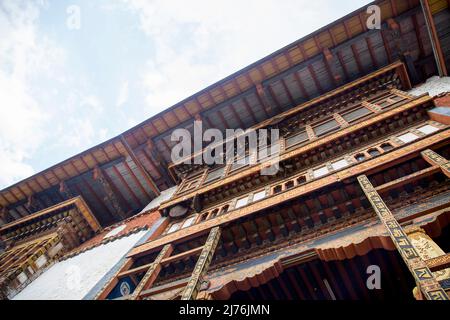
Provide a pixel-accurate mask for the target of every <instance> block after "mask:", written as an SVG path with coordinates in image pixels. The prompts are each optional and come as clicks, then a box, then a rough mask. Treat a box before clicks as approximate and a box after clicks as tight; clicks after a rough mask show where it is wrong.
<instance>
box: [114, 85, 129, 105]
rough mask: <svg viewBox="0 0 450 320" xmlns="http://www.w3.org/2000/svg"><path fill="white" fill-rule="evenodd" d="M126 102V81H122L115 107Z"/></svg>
mask: <svg viewBox="0 0 450 320" xmlns="http://www.w3.org/2000/svg"><path fill="white" fill-rule="evenodd" d="M127 100H128V81H124V82H123V83H122V85H121V86H120V89H119V94H118V96H117V102H116V106H117V107H121V106H122V105H124V104H125V102H127Z"/></svg>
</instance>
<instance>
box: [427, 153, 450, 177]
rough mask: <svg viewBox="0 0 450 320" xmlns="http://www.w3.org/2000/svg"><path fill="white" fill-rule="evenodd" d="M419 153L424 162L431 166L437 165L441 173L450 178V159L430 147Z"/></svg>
mask: <svg viewBox="0 0 450 320" xmlns="http://www.w3.org/2000/svg"><path fill="white" fill-rule="evenodd" d="M420 154H421V155H422V157H423V159H424V160H425V161H426V162H428V163H429V164H431V165H432V166H439V168H441V170H442V173H444V174H445V175H446V176H447V177H449V178H450V161H448V160H447V159H445V158H444V157H442V156H440V155H439V154H437V153H436V152H434V151H433V150H430V149H427V150H424V151H422V152H421V153H420Z"/></svg>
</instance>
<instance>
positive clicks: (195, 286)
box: [181, 227, 221, 300]
mask: <svg viewBox="0 0 450 320" xmlns="http://www.w3.org/2000/svg"><path fill="white" fill-rule="evenodd" d="M220 234H221V232H220V228H219V227H215V228H212V229H211V231H210V232H209V235H208V239H207V240H206V243H205V245H204V246H203V250H202V253H200V256H199V258H198V260H197V263H196V264H195V267H194V271H193V272H192V275H191V277H190V279H189V281H188V283H187V285H186V287H185V288H184V291H183V293H182V295H181V300H195V299H196V298H197V295H198V292H199V291H200V286H201V284H202V280H203V277H204V276H205V275H206V273H207V272H208V268H209V265H210V264H211V261H212V259H213V256H214V252H215V251H216V247H217V244H218V243H219V240H220Z"/></svg>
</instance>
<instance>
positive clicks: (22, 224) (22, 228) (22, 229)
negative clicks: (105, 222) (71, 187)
mask: <svg viewBox="0 0 450 320" xmlns="http://www.w3.org/2000/svg"><path fill="white" fill-rule="evenodd" d="M72 209H76V210H75V211H74V213H75V214H76V215H77V217H75V218H76V220H77V227H79V228H80V231H81V233H82V237H83V238H84V240H86V239H88V238H89V237H90V235H93V234H95V233H97V232H99V231H100V230H101V229H102V228H101V226H100V224H99V222H98V221H97V218H96V217H95V216H94V214H93V213H92V211H91V209H90V208H89V206H88V205H87V203H86V202H85V201H84V200H83V198H82V197H80V196H78V197H76V198H72V199H69V200H66V201H63V202H61V203H58V204H57V205H54V206H51V207H48V208H46V209H44V210H41V211H38V212H36V213H33V214H31V215H28V216H26V217H23V218H21V219H19V220H15V221H13V222H11V223H7V224H5V225H3V226H1V227H0V238H1V239H2V240H3V241H9V240H14V241H17V239H22V238H27V237H29V236H30V234H31V233H35V234H36V235H38V236H39V234H40V232H46V230H47V229H49V228H52V227H56V224H55V222H56V220H55V219H53V217H55V216H57V215H58V214H60V213H62V212H67V211H70V210H72ZM45 225H48V226H47V227H44V228H41V227H43V226H45Z"/></svg>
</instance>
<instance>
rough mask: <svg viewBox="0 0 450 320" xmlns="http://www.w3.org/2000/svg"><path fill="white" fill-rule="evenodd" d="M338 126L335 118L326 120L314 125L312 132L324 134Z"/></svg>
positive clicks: (319, 134) (318, 134)
mask: <svg viewBox="0 0 450 320" xmlns="http://www.w3.org/2000/svg"><path fill="white" fill-rule="evenodd" d="M338 128H339V123H338V122H337V121H336V120H335V119H331V120H328V121H327V122H324V123H322V124H319V125H317V126H315V127H314V129H313V130H314V133H315V134H316V136H318V137H319V136H321V135H324V134H326V133H328V132H331V131H333V130H336V129H338Z"/></svg>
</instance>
